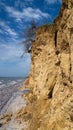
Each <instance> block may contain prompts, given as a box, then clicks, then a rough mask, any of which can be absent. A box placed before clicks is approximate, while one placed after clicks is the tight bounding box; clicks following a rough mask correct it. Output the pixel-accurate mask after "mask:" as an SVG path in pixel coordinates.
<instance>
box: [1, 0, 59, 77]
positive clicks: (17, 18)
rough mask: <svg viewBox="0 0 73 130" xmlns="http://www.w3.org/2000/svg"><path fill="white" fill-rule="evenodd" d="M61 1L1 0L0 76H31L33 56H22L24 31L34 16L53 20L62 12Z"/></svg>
mask: <svg viewBox="0 0 73 130" xmlns="http://www.w3.org/2000/svg"><path fill="white" fill-rule="evenodd" d="M60 7H61V0H0V76H24V77H25V76H27V75H28V73H29V70H30V55H29V54H26V55H24V58H23V59H22V58H21V57H20V56H21V55H22V53H23V47H22V46H21V45H20V44H19V43H20V42H21V41H22V40H23V38H22V33H23V31H24V29H25V28H26V27H28V25H29V23H30V21H31V20H32V19H34V20H35V21H37V23H39V24H40V25H41V24H42V21H43V20H44V19H45V20H46V19H47V20H48V22H49V23H51V22H52V21H53V20H54V18H55V17H56V16H57V15H58V13H59V10H60Z"/></svg>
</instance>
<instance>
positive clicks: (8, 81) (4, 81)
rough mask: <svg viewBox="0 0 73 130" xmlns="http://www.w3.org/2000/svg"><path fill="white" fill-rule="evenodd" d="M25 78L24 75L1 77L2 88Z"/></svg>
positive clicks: (0, 86)
mask: <svg viewBox="0 0 73 130" xmlns="http://www.w3.org/2000/svg"><path fill="white" fill-rule="evenodd" d="M24 80H25V78H24V77H0V88H6V87H11V86H14V85H16V84H19V83H22V82H23V81H24Z"/></svg>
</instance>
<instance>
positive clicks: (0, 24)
mask: <svg viewBox="0 0 73 130" xmlns="http://www.w3.org/2000/svg"><path fill="white" fill-rule="evenodd" d="M0 27H1V29H0V33H6V34H7V35H10V36H17V33H16V32H15V31H14V29H12V28H10V27H9V26H8V25H7V24H6V23H5V22H4V21H0Z"/></svg>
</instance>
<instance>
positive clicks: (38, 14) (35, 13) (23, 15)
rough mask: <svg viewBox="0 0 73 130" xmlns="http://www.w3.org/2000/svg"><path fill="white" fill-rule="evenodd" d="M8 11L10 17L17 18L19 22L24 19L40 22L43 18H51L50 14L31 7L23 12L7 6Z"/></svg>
mask: <svg viewBox="0 0 73 130" xmlns="http://www.w3.org/2000/svg"><path fill="white" fill-rule="evenodd" d="M5 9H6V11H7V12H8V13H9V16H10V17H13V18H15V19H16V20H17V21H21V20H22V19H24V20H25V21H29V20H31V19H35V20H39V19H41V18H42V17H43V18H47V17H50V15H49V14H48V13H45V12H42V11H41V10H40V9H33V8H31V7H28V8H25V9H23V10H22V11H19V10H16V9H15V8H13V7H9V6H5Z"/></svg>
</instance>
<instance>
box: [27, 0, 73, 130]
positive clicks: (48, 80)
mask: <svg viewBox="0 0 73 130" xmlns="http://www.w3.org/2000/svg"><path fill="white" fill-rule="evenodd" d="M31 56H32V63H31V72H30V75H29V79H28V80H29V83H28V84H29V85H28V86H29V88H30V89H31V91H32V93H31V94H29V96H28V99H29V100H30V102H31V105H30V106H31V107H30V111H31V119H30V127H29V130H73V0H63V1H62V7H61V10H60V13H59V16H58V17H57V18H56V19H55V20H54V23H53V24H51V25H44V26H42V27H39V28H38V30H37V33H36V40H35V41H34V42H33V43H32V52H31Z"/></svg>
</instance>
